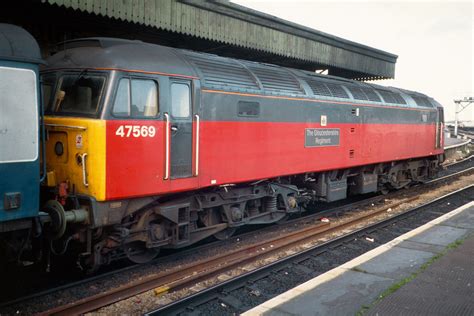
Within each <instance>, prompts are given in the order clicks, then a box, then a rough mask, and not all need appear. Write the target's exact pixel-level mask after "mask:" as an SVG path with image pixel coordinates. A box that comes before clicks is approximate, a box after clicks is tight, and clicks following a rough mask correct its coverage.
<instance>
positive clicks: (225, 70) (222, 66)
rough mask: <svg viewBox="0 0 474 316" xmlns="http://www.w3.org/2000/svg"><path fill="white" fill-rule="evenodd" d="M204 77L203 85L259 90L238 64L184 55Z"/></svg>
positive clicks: (219, 59) (207, 57)
mask: <svg viewBox="0 0 474 316" xmlns="http://www.w3.org/2000/svg"><path fill="white" fill-rule="evenodd" d="M186 55H187V57H188V58H189V60H190V61H191V62H192V63H193V64H194V65H195V66H196V67H197V68H198V69H199V71H200V72H201V73H202V75H203V77H204V85H217V86H228V87H234V88H244V89H256V90H260V87H259V86H258V84H257V82H256V81H255V79H254V78H253V76H252V75H251V74H250V72H249V71H248V70H247V69H245V67H243V66H242V65H240V64H239V63H237V62H235V61H233V60H232V59H227V58H220V57H217V56H212V55H211V56H210V57H209V56H198V55H193V54H190V53H187V54H186Z"/></svg>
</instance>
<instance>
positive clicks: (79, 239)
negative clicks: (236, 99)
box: [0, 155, 442, 271]
mask: <svg viewBox="0 0 474 316" xmlns="http://www.w3.org/2000/svg"><path fill="white" fill-rule="evenodd" d="M440 162H442V156H441V155H440V156H431V157H426V158H421V159H414V160H406V161H398V162H391V163H380V164H374V165H367V166H360V167H354V168H349V169H343V170H332V171H325V172H318V173H306V174H298V175H293V176H285V177H280V178H275V179H263V180H260V181H257V182H253V183H245V184H237V185H225V186H219V187H211V188H207V189H204V190H200V191H191V192H185V193H180V194H175V195H169V196H161V197H144V198H136V199H130V200H122V201H110V202H97V201H95V200H94V199H92V198H90V197H87V196H80V195H78V196H76V195H70V196H69V197H68V200H69V201H68V202H67V203H66V204H65V209H68V208H78V207H80V209H81V210H84V212H87V213H88V220H87V221H85V222H81V223H73V222H70V223H68V226H67V229H66V231H65V232H64V234H63V235H62V236H61V237H60V238H58V239H57V240H55V241H54V242H52V241H51V240H46V239H47V238H48V237H42V238H43V239H42V240H35V242H34V243H33V244H32V245H27V246H25V245H26V244H25V242H24V241H25V240H26V239H29V238H30V235H31V234H34V235H36V232H32V230H34V229H36V228H38V225H42V227H41V228H42V229H44V230H45V232H46V234H45V235H44V236H49V237H51V236H52V235H53V234H52V233H55V232H57V227H54V221H48V222H46V223H40V222H39V221H35V225H32V227H31V228H29V229H25V230H23V231H16V232H15V238H14V239H15V240H17V243H15V244H11V243H8V242H3V244H4V246H5V245H7V246H8V247H3V250H2V251H3V252H4V254H8V258H15V261H17V262H21V261H24V260H27V261H30V260H38V259H39V260H41V261H43V262H47V266H49V261H50V259H49V256H50V255H51V253H53V254H56V255H58V254H60V255H62V254H67V256H68V257H70V258H71V257H74V256H76V257H77V258H78V260H77V263H79V264H80V265H81V266H82V267H83V268H85V269H87V270H90V271H94V270H95V269H97V268H99V267H100V266H101V265H104V264H108V263H110V262H112V261H115V260H118V259H122V258H125V257H128V258H129V259H131V260H132V261H134V262H138V263H141V262H146V261H149V260H150V259H152V258H154V257H155V256H156V255H157V254H158V253H159V250H160V249H163V248H182V247H185V246H189V245H191V244H193V243H196V242H198V241H200V240H203V239H205V238H208V237H210V236H214V237H216V238H218V239H226V238H228V237H230V236H231V235H232V234H233V233H234V232H235V230H236V229H237V228H238V227H241V226H244V225H251V224H269V223H275V222H278V221H283V220H285V219H286V218H287V217H288V215H290V214H292V213H298V212H303V211H305V208H306V207H307V206H308V205H309V203H312V202H316V203H320V202H332V201H336V200H340V199H344V198H346V197H347V195H356V194H366V193H371V192H382V193H385V192H388V191H389V190H394V189H400V188H403V187H406V186H408V185H411V184H413V183H416V182H423V181H425V180H427V179H429V178H431V177H433V176H434V175H435V174H436V172H437V170H438V169H439V164H440ZM35 227H36V228H35ZM25 238H26V239H25ZM11 239H12V236H10V234H9V233H3V234H0V241H1V240H3V241H8V240H11ZM51 242H52V244H51ZM15 245H17V246H18V247H14V246H15ZM35 247H36V249H35ZM38 247H41V249H38ZM14 248H16V249H14ZM68 248H69V249H68ZM72 255H74V256H72Z"/></svg>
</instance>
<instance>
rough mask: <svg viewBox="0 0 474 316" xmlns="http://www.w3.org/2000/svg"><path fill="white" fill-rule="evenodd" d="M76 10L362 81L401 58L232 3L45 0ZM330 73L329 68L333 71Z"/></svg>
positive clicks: (388, 73)
mask: <svg viewBox="0 0 474 316" xmlns="http://www.w3.org/2000/svg"><path fill="white" fill-rule="evenodd" d="M42 1H43V2H46V3H49V4H54V5H58V6H64V7H66V8H71V9H74V10H79V11H82V12H87V13H91V14H95V15H98V16H104V17H109V18H113V19H117V20H121V21H126V22H132V23H138V24H141V25H146V26H149V27H154V28H158V29H162V30H166V31H171V32H178V33H181V34H186V35H190V36H194V37H198V38H203V39H206V40H211V41H218V42H222V43H225V44H230V45H234V46H238V47H244V48H248V49H252V50H258V51H262V52H266V53H271V54H275V55H278V56H283V57H284V58H287V59H296V60H301V61H305V62H309V63H312V64H315V65H320V66H321V67H322V68H324V67H326V68H329V69H331V68H334V69H335V72H333V73H335V74H338V75H341V74H342V75H344V71H347V76H348V77H351V78H360V79H376V78H393V77H394V73H395V63H396V60H397V56H396V55H393V54H391V53H388V52H384V51H381V50H378V49H375V48H372V47H368V46H365V45H362V44H358V43H355V42H351V41H348V40H345V39H342V38H339V37H336V36H332V35H330V34H327V33H323V32H319V31H316V30H313V29H310V28H307V27H304V26H301V25H298V24H295V23H291V22H289V21H285V20H283V19H279V18H276V17H274V16H271V15H268V14H265V13H262V12H258V11H255V10H252V9H249V8H246V7H243V6H240V5H237V4H234V3H231V2H228V1H223V0H218V1H203V0H146V1H144V0H107V1H105V0H103V1H97V0H42ZM330 73H331V71H330Z"/></svg>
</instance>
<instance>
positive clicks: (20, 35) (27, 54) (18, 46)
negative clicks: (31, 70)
mask: <svg viewBox="0 0 474 316" xmlns="http://www.w3.org/2000/svg"><path fill="white" fill-rule="evenodd" d="M0 59H6V60H13V61H23V62H32V63H42V60H41V53H40V49H39V46H38V43H37V42H36V40H35V39H34V38H33V36H31V34H30V33H28V32H27V31H25V30H24V29H22V28H21V27H18V26H16V25H11V24H5V23H0Z"/></svg>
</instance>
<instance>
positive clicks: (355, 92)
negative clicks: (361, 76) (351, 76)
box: [346, 86, 369, 101]
mask: <svg viewBox="0 0 474 316" xmlns="http://www.w3.org/2000/svg"><path fill="white" fill-rule="evenodd" d="M346 88H347V89H349V92H350V93H351V94H352V96H353V97H354V99H356V100H365V101H367V100H369V98H367V96H366V95H365V93H364V91H362V89H361V88H359V87H356V86H346Z"/></svg>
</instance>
